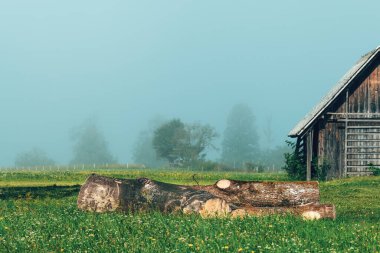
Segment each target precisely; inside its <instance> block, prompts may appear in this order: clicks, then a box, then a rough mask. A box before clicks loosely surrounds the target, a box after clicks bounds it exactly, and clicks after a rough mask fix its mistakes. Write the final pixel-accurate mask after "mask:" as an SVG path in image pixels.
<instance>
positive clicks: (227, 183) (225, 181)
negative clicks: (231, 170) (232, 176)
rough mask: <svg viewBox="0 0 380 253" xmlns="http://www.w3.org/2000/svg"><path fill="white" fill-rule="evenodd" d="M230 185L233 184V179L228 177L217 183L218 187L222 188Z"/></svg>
mask: <svg viewBox="0 0 380 253" xmlns="http://www.w3.org/2000/svg"><path fill="white" fill-rule="evenodd" d="M230 186H231V181H230V180H228V179H222V180H219V181H218V182H217V183H216V187H218V188H219V189H222V190H224V189H227V188H228V187H230Z"/></svg>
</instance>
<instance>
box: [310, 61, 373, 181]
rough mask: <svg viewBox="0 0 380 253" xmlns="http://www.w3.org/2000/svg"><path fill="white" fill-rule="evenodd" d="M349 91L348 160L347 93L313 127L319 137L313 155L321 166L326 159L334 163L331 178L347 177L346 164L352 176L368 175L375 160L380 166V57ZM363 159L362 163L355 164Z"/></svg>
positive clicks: (342, 94) (329, 174)
mask: <svg viewBox="0 0 380 253" xmlns="http://www.w3.org/2000/svg"><path fill="white" fill-rule="evenodd" d="M348 92H349V93H348V94H349V96H348V106H347V108H348V112H349V113H350V115H349V117H348V118H349V119H348V121H347V125H348V132H347V134H348V135H347V143H348V145H347V147H350V148H347V157H346V158H345V138H346V130H345V129H346V128H345V127H346V121H345V118H346V116H345V115H344V113H345V112H346V91H344V92H342V93H341V95H340V96H339V97H338V98H337V99H335V101H334V102H333V103H332V104H331V105H330V106H329V108H327V111H326V112H324V114H323V116H321V117H320V118H319V119H318V120H317V122H316V124H314V126H313V128H312V129H313V131H314V135H316V136H318V138H317V140H316V141H314V143H313V145H314V147H313V150H314V154H313V155H314V156H318V163H319V164H322V162H323V160H326V161H327V162H329V163H330V165H331V170H330V171H328V175H327V176H328V178H329V179H331V178H339V177H342V176H343V175H344V173H345V171H344V169H345V162H347V165H349V166H348V167H347V172H348V173H351V174H355V173H357V174H365V173H368V166H367V164H368V163H369V161H372V159H374V160H373V161H374V162H375V163H374V164H378V165H380V61H379V57H377V59H375V61H374V62H373V63H372V64H371V65H370V66H368V68H367V69H365V70H364V71H363V72H362V74H361V75H360V76H358V78H357V79H356V80H354V82H353V83H352V84H351V85H350V87H348ZM331 113H338V114H331ZM339 113H341V114H339ZM358 120H360V122H358ZM369 126H372V127H369ZM362 127H363V128H362ZM377 127H378V128H377ZM377 146H378V148H377ZM366 147H369V148H366ZM359 158H360V159H361V162H358V161H351V160H355V159H359ZM346 159H347V161H346ZM377 159H378V160H377ZM355 166H358V167H355Z"/></svg>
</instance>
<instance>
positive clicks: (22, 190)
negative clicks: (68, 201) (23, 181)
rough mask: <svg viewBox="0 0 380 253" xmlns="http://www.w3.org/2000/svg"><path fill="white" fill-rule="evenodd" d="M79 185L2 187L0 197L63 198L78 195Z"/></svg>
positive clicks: (2, 198) (4, 198) (3, 198)
mask: <svg viewBox="0 0 380 253" xmlns="http://www.w3.org/2000/svg"><path fill="white" fill-rule="evenodd" d="M79 190H80V185H72V186H56V185H52V186H36V187H2V188H0V199H1V200H6V199H37V198H54V199H59V198H64V197H71V196H76V195H78V193H79Z"/></svg>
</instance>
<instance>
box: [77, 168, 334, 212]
mask: <svg viewBox="0 0 380 253" xmlns="http://www.w3.org/2000/svg"><path fill="white" fill-rule="evenodd" d="M77 204H78V208H80V209H82V210H88V211H94V212H107V211H116V210H120V211H124V212H137V211H149V210H158V211H161V212H164V213H173V212H182V213H185V214H189V213H196V214H200V215H201V216H202V217H214V216H226V215H232V216H233V217H241V216H244V215H254V216H262V215H267V214H283V213H290V214H294V215H300V216H303V217H309V219H310V217H314V218H334V217H335V208H333V206H331V205H320V204H319V189H318V183H316V182H253V181H251V182H246V181H235V180H227V179H223V180H219V181H218V182H216V183H215V184H214V185H206V186H199V185H197V186H185V185H174V184H168V183H162V182H158V181H153V180H150V179H148V178H139V179H116V178H110V177H104V176H99V175H96V174H93V175H91V176H90V177H89V178H88V179H87V180H86V182H85V184H84V185H82V187H81V189H80V192H79V196H78V201H77Z"/></svg>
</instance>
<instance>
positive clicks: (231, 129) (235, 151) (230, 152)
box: [222, 104, 260, 167]
mask: <svg viewBox="0 0 380 253" xmlns="http://www.w3.org/2000/svg"><path fill="white" fill-rule="evenodd" d="M226 123H227V126H226V129H225V131H224V136H223V141H222V161H223V162H224V163H226V164H229V165H231V166H236V167H242V166H243V165H244V163H245V162H254V161H255V160H257V159H258V156H259V151H260V150H259V137H258V134H257V129H256V125H255V116H254V115H253V112H252V110H251V108H250V107H249V106H247V105H245V104H238V105H235V106H234V107H233V108H232V109H231V111H230V113H229V114H228V117H227V122H226Z"/></svg>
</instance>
